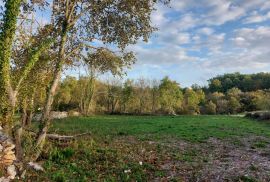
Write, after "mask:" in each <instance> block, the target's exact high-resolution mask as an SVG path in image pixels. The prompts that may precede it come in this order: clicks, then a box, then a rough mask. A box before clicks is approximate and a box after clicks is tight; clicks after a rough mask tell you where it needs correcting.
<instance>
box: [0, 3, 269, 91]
mask: <svg viewBox="0 0 270 182" xmlns="http://www.w3.org/2000/svg"><path fill="white" fill-rule="evenodd" d="M1 4H3V2H2V1H0V5H1ZM38 16H39V17H40V19H42V20H43V22H44V23H46V21H47V20H46V19H48V17H49V15H48V13H47V12H43V13H42V14H39V15H38ZM151 21H152V25H153V26H155V27H157V28H158V31H156V32H155V33H153V34H152V36H151V38H150V40H149V41H148V42H147V43H145V42H142V41H141V42H138V44H136V45H132V46H129V47H128V49H129V50H132V51H134V52H135V53H136V57H137V62H136V64H135V65H133V66H132V68H131V69H129V70H127V76H126V77H124V79H127V78H131V79H137V78H146V79H158V80H159V79H162V78H163V77H165V76H169V77H170V78H171V79H173V80H176V81H177V82H178V83H180V84H181V85H182V86H185V87H188V86H191V85H192V84H195V83H196V84H199V85H202V86H204V85H207V80H208V79H209V78H211V77H214V76H216V75H221V74H224V73H232V72H240V73H257V72H270V48H269V47H270V0H171V3H170V5H168V6H164V5H162V4H159V5H157V7H156V11H155V12H153V14H152V17H151ZM82 72H83V70H81V72H80V73H82ZM78 73H79V71H78V70H75V69H72V70H68V72H66V74H71V75H74V76H75V75H78ZM106 77H107V75H105V77H104V78H106Z"/></svg>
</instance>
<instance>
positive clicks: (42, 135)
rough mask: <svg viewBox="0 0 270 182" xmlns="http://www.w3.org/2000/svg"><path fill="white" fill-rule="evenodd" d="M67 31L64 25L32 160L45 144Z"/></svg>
mask: <svg viewBox="0 0 270 182" xmlns="http://www.w3.org/2000/svg"><path fill="white" fill-rule="evenodd" d="M67 31H68V30H67V25H66V26H64V27H63V30H62V34H61V42H60V48H59V53H58V59H57V63H56V68H55V71H54V74H53V79H52V82H51V83H50V86H49V88H48V91H47V98H46V105H45V107H44V111H43V114H42V118H41V123H40V131H39V134H38V137H37V141H36V145H35V149H36V152H35V153H34V154H33V155H32V159H31V160H32V161H36V160H37V159H38V157H39V156H40V154H41V152H42V149H43V147H44V144H45V140H46V135H47V132H48V129H49V125H50V112H51V107H52V104H53V101H54V96H55V94H56V89H57V87H58V85H59V82H60V79H61V74H62V68H63V64H64V61H65V44H66V42H67Z"/></svg>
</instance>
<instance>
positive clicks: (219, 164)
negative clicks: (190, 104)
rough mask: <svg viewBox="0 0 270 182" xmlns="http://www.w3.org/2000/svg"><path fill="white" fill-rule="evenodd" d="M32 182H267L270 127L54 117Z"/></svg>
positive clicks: (214, 120)
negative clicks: (63, 139) (52, 138)
mask: <svg viewBox="0 0 270 182" xmlns="http://www.w3.org/2000/svg"><path fill="white" fill-rule="evenodd" d="M85 132H89V135H87V136H82V137H80V138H78V139H77V140H75V141H72V142H70V143H68V144H63V143H59V142H52V143H47V147H46V148H47V150H46V151H45V152H44V153H43V154H42V156H41V159H40V161H41V162H42V161H44V163H43V166H44V168H45V172H34V171H31V172H30V173H28V174H27V178H26V179H31V180H36V181H210V180H212V181H269V180H270V172H269V171H270V125H269V123H265V122H258V121H255V120H250V119H247V118H242V117H236V116H114V115H112V116H92V117H77V118H76V117H74V118H67V119H63V120H55V121H54V122H53V125H52V127H51V131H50V133H61V134H65V135H75V134H80V133H85Z"/></svg>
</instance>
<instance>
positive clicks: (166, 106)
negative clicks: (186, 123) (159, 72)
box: [159, 77, 183, 114]
mask: <svg viewBox="0 0 270 182" xmlns="http://www.w3.org/2000/svg"><path fill="white" fill-rule="evenodd" d="M159 94H160V97H159V100H160V104H161V109H162V110H163V111H165V112H167V113H169V114H171V113H175V110H176V109H177V108H181V105H182V101H183V94H182V92H181V90H180V87H179V84H178V83H176V82H175V81H171V80H170V79H169V78H168V77H165V78H163V79H162V80H161V83H160V85H159Z"/></svg>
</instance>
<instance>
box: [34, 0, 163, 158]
mask: <svg viewBox="0 0 270 182" xmlns="http://www.w3.org/2000/svg"><path fill="white" fill-rule="evenodd" d="M157 2H160V1H156V0H147V1H145V0H139V1H138V0H128V1H126V0H120V1H98V0H94V1H84V0H74V1H70V0H63V1H53V3H52V7H53V11H52V12H53V13H52V20H53V22H54V25H55V27H56V29H57V30H58V31H59V32H60V34H59V36H58V37H57V38H58V40H59V44H56V46H57V50H58V56H57V58H56V60H55V67H54V73H53V79H52V81H51V83H50V84H49V88H48V93H47V99H46V105H45V107H44V112H43V117H42V122H41V126H40V128H41V129H40V131H39V137H38V142H37V146H36V148H37V151H41V149H42V148H43V145H44V142H45V138H46V134H47V131H48V128H49V125H50V117H49V115H50V111H51V105H52V103H53V100H54V96H55V94H56V89H57V87H58V84H59V81H60V78H61V74H62V71H63V66H64V65H65V63H66V62H67V61H71V60H72V58H77V57H80V54H79V53H80V51H81V50H82V49H81V48H82V47H87V48H88V49H91V50H96V49H98V48H97V47H96V46H95V44H94V43H95V41H96V40H98V41H101V42H102V43H103V44H114V45H115V47H117V48H118V49H119V51H120V53H122V54H123V57H126V56H131V55H132V53H125V48H126V47H127V46H128V45H129V44H135V43H136V42H137V40H139V39H140V38H143V40H144V41H147V40H148V38H149V36H150V34H151V33H152V32H153V31H154V30H155V28H154V27H152V26H151V22H150V16H151V12H152V11H153V10H154V6H155V4H156V3H157ZM102 50H104V49H102ZM106 51H108V49H107V50H106ZM108 52H113V51H111V50H110V51H108ZM76 53H77V54H76ZM39 154H40V152H37V154H36V155H35V156H33V160H35V159H37V158H38V156H39Z"/></svg>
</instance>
